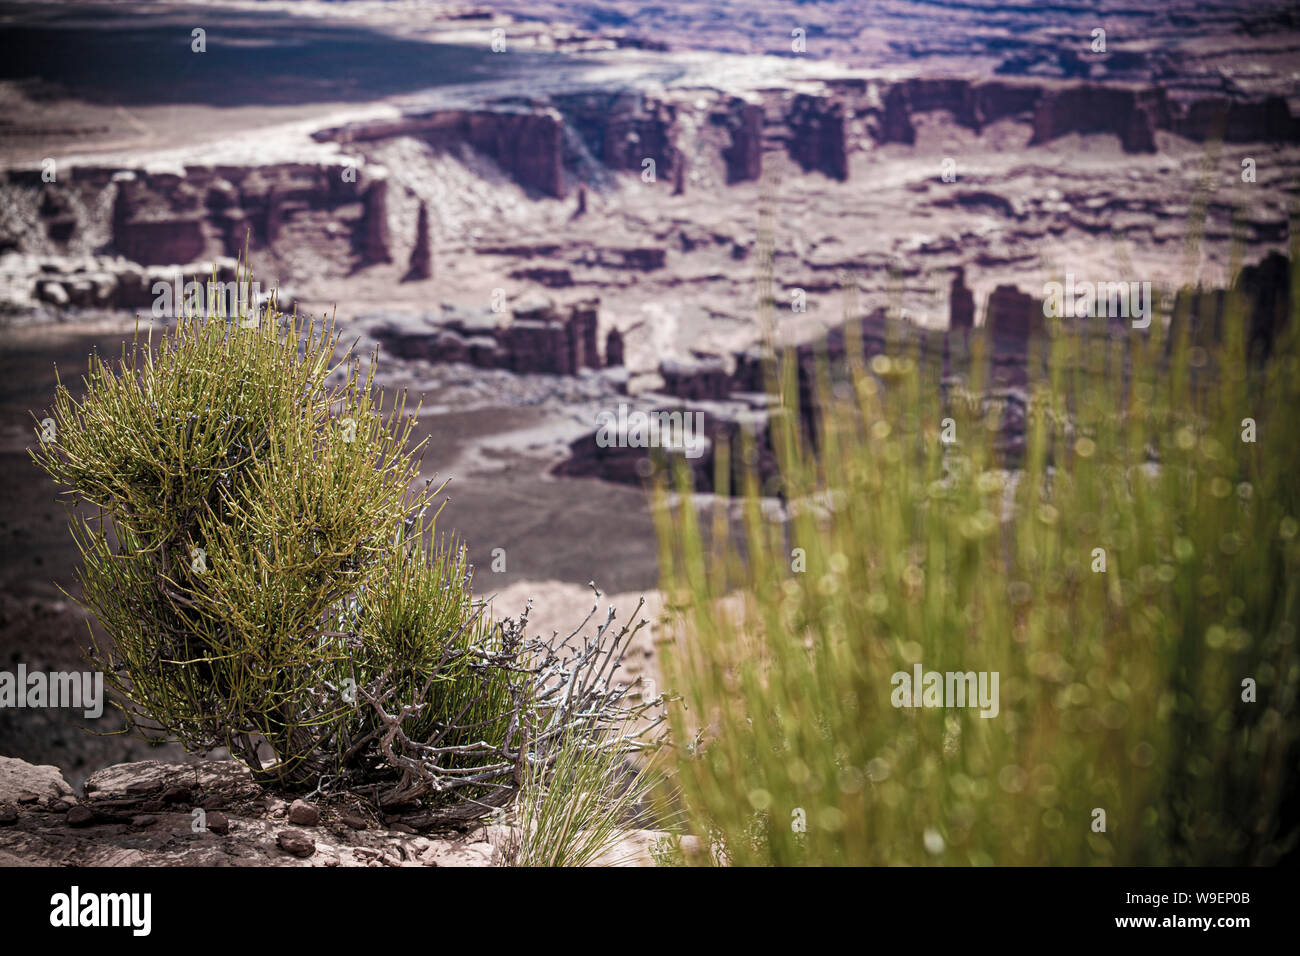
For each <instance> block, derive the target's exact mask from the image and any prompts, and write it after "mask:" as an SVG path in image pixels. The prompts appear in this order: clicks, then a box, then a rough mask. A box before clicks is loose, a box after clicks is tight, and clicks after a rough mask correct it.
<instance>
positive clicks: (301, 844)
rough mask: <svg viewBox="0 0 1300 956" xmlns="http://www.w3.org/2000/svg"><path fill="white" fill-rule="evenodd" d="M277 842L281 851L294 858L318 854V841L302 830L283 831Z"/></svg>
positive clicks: (276, 839) (277, 837)
mask: <svg viewBox="0 0 1300 956" xmlns="http://www.w3.org/2000/svg"><path fill="white" fill-rule="evenodd" d="M275 842H276V843H278V844H280V849H281V850H284V851H285V852H286V853H292V854H293V855H294V856H301V857H308V856H311V855H312V854H313V853H315V852H316V841H315V840H313V839H312V838H311V837H309V836H308V835H307V834H305V833H303V832H302V831H301V830H281V831H280V832H279V834H278V835H277V836H276V838H275Z"/></svg>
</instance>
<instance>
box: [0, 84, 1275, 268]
mask: <svg viewBox="0 0 1300 956" xmlns="http://www.w3.org/2000/svg"><path fill="white" fill-rule="evenodd" d="M805 87H806V89H801V90H799V91H792V90H787V89H781V88H778V89H764V90H758V91H749V92H747V93H745V94H744V95H739V94H737V93H734V92H719V91H717V90H696V89H688V90H668V91H659V92H657V93H648V92H617V93H607V92H583V93H566V94H556V95H554V96H552V97H551V98H549V99H547V98H539V99H535V100H532V101H530V102H528V103H523V104H521V103H520V102H517V101H510V102H486V103H483V104H482V105H480V106H478V107H476V108H472V109H443V110H433V111H423V112H412V113H408V114H406V115H404V116H401V117H399V118H398V119H393V120H382V121H365V122H358V123H352V124H348V125H344V126H340V127H332V128H327V129H321V130H318V131H317V132H316V133H314V134H313V137H314V138H315V139H316V140H317V141H318V142H323V143H335V144H338V145H339V146H340V147H343V148H351V149H356V150H359V151H360V152H361V153H362V154H365V152H366V150H367V148H369V147H379V146H382V145H384V144H388V143H392V142H394V141H399V140H402V139H414V140H417V141H420V142H423V143H427V144H429V145H430V146H432V147H434V148H435V149H439V150H449V149H457V148H466V147H467V148H469V149H471V150H473V151H475V152H477V153H479V154H481V155H483V156H486V157H488V158H489V159H491V160H492V161H493V162H494V163H496V164H497V165H498V166H499V167H500V169H501V170H502V171H503V172H504V173H505V174H506V175H507V176H509V177H510V178H512V179H513V180H515V181H516V182H517V183H518V184H519V185H520V186H522V187H523V188H524V189H525V190H528V191H531V192H533V193H535V194H536V195H537V196H538V197H548V198H553V199H559V198H563V197H565V196H566V193H567V187H568V184H569V183H571V182H575V181H576V182H579V183H587V182H595V183H599V182H602V181H606V182H607V181H608V177H609V175H610V174H611V173H617V172H635V173H643V174H644V173H645V171H646V170H647V168H648V166H649V163H648V161H653V164H654V166H653V168H654V173H655V178H656V179H658V180H662V181H666V182H671V183H673V184H674V185H673V189H674V192H675V193H682V192H690V191H692V190H697V189H698V190H701V191H703V192H706V193H707V192H709V191H711V190H713V189H715V188H725V187H726V186H728V185H734V184H738V183H744V182H752V181H755V180H758V179H760V178H761V177H762V174H763V169H764V161H765V158H766V157H768V156H770V155H771V154H773V153H784V154H785V155H786V156H788V158H789V159H790V161H791V162H793V163H794V165H795V166H796V167H798V169H799V170H802V171H803V172H805V173H818V174H821V175H824V176H827V177H829V178H830V179H832V180H835V181H840V182H843V181H846V180H848V179H849V178H850V176H851V167H852V165H853V162H852V160H853V157H854V155H855V153H858V152H870V151H871V150H873V149H875V148H876V147H879V146H886V145H890V144H904V145H906V144H913V143H914V142H915V140H916V120H917V117H919V116H921V115H923V114H929V113H935V112H940V113H946V114H948V116H949V117H951V120H952V122H954V123H956V124H957V125H958V126H961V127H963V128H967V129H970V130H972V131H973V132H975V133H977V134H978V133H980V132H981V131H983V130H984V129H985V128H986V127H987V126H988V125H989V124H990V123H994V122H999V121H1004V120H1009V121H1013V122H1021V123H1024V124H1025V126H1026V127H1027V128H1028V130H1029V131H1030V137H1029V144H1030V146H1031V147H1032V146H1033V145H1039V144H1045V143H1049V142H1051V141H1053V140H1055V139H1057V138H1059V137H1061V136H1065V135H1068V134H1075V133H1077V134H1095V133H1108V134H1113V135H1115V136H1117V137H1118V138H1119V141H1120V143H1121V144H1122V146H1123V148H1124V149H1125V150H1126V151H1127V152H1130V153H1153V152H1155V150H1156V135H1157V133H1159V132H1162V131H1163V132H1165V133H1169V134H1172V135H1178V136H1183V137H1186V138H1188V139H1191V140H1194V141H1207V140H1212V139H1218V138H1222V139H1224V140H1225V141H1228V142H1234V143H1243V142H1259V143H1274V144H1283V143H1294V142H1300V122H1297V119H1296V118H1295V117H1293V116H1292V115H1291V112H1290V109H1289V107H1288V105H1287V101H1286V100H1285V99H1284V98H1283V97H1281V96H1271V97H1255V98H1250V97H1241V96H1239V97H1227V96H1223V95H1217V94H1216V95H1213V96H1192V97H1183V98H1179V99H1175V98H1173V97H1171V96H1170V95H1169V94H1168V93H1167V92H1166V91H1165V90H1164V89H1162V88H1157V87H1151V86H1147V87H1143V86H1136V85H1125V86H1117V85H1101V84H1097V83H1090V82H1089V83H1071V82H1067V81H1060V80H1027V79H1022V80H1004V79H997V80H987V81H976V80H970V79H963V78H942V79H925V78H910V79H906V80H900V81H897V82H884V81H879V80H869V79H865V78H848V79H834V80H827V81H825V82H822V83H817V82H813V83H810V84H805ZM348 162H349V161H347V160H345V159H342V158H340V159H338V160H335V161H332V162H322V163H315V164H307V163H271V164H263V165H247V166H238V165H211V166H208V165H188V166H185V167H184V168H178V169H174V170H167V171H158V170H151V169H146V168H115V167H97V166H84V167H75V168H72V169H69V170H65V171H64V172H63V173H62V175H61V176H60V179H59V182H58V188H57V189H56V188H53V187H52V186H51V185H50V184H49V183H45V182H43V181H42V179H41V174H40V171H39V170H32V169H27V170H10V171H8V172H7V173H5V174H4V176H5V179H4V185H5V186H6V187H7V193H8V198H9V200H10V201H11V202H12V203H14V205H15V208H16V209H18V210H19V216H20V217H26V218H27V219H29V220H30V221H31V223H32V224H33V225H34V226H36V227H37V228H35V229H30V230H25V231H20V232H18V233H16V234H14V235H8V236H0V249H5V248H8V249H11V250H14V251H18V252H21V253H35V254H49V253H51V252H53V253H56V254H63V253H66V252H68V251H70V250H74V249H75V250H79V251H81V252H83V253H84V252H95V253H101V254H103V253H107V254H117V255H120V256H122V257H123V258H125V259H127V260H129V261H130V262H133V263H136V264H138V265H142V266H151V265H174V264H177V263H190V262H196V261H201V260H204V259H208V258H211V257H214V256H235V255H237V254H239V252H240V251H241V250H242V249H243V247H244V244H245V242H246V241H247V242H248V243H249V244H250V245H251V246H252V247H253V248H255V249H268V250H270V251H272V252H273V253H276V254H277V255H278V254H282V253H283V254H286V255H293V254H295V250H296V251H297V252H298V253H302V254H306V253H308V252H309V255H310V258H311V259H312V260H314V261H317V262H319V263H320V264H321V265H322V266H324V267H327V268H328V270H329V271H332V272H334V273H335V274H344V275H346V274H350V273H351V272H353V271H355V270H356V269H358V268H361V267H365V266H370V265H375V264H382V263H390V262H392V261H394V250H393V245H394V242H393V236H392V232H391V229H392V226H391V225H390V219H391V218H392V217H393V206H394V204H395V203H397V204H398V205H400V206H403V207H404V206H405V205H407V204H409V203H408V200H409V196H407V195H406V192H405V189H404V187H403V185H402V182H401V180H400V179H399V180H396V181H394V180H393V179H392V178H391V177H390V176H389V174H388V173H386V172H385V171H384V170H383V169H382V168H381V167H378V165H377V164H376V163H364V164H361V163H359V164H358V166H356V167H354V166H352V165H349V164H348ZM584 188H585V186H584ZM394 189H398V190H403V193H402V195H401V196H400V197H399V196H398V195H397V194H395V193H394V192H393V190H394ZM399 199H400V203H399V202H398V200H399ZM436 225H437V223H428V224H427V225H426V231H430V230H432V231H436V229H434V227H435V226H436ZM406 228H409V227H406ZM413 231H415V230H413ZM407 241H409V237H408V236H406V235H405V234H403V243H402V245H403V252H402V254H403V255H405V253H406V250H407V249H409V248H410V246H408V245H406V242H407ZM417 244H418V243H417ZM654 253H655V251H654V250H640V251H638V252H636V253H635V255H634V256H633V259H632V260H629V262H628V267H630V268H637V269H650V268H659V267H660V266H659V264H658V262H657V261H650V260H644V261H643V259H642V258H636V257H638V256H641V257H644V256H646V255H652V254H654ZM657 254H658V255H660V256H662V251H659V252H658V253H657ZM419 259H420V263H417V266H418V267H417V268H416V269H415V270H414V272H413V273H412V274H413V275H425V274H426V273H427V271H428V270H426V269H424V267H423V265H422V264H421V263H422V262H423V260H424V252H423V247H421V251H420V255H419ZM522 277H524V278H527V276H522ZM543 279H544V280H545V281H544V282H543V284H549V285H552V286H563V285H566V284H568V283H569V282H570V281H571V279H570V278H569V277H567V276H565V275H564V274H563V273H561V272H554V274H549V273H547V274H545V275H543Z"/></svg>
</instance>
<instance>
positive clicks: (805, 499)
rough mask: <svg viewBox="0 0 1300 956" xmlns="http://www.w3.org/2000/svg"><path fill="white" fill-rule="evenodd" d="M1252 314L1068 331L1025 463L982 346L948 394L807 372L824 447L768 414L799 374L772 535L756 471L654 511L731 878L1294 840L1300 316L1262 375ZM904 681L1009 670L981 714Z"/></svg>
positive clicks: (676, 721)
mask: <svg viewBox="0 0 1300 956" xmlns="http://www.w3.org/2000/svg"><path fill="white" fill-rule="evenodd" d="M1294 261H1295V257H1294V256H1293V258H1292V262H1293V263H1294ZM1295 287H1296V286H1295V285H1294V282H1293V284H1292V288H1293V289H1294V288H1295ZM1249 312H1250V303H1246V302H1242V301H1240V300H1239V299H1238V298H1235V297H1230V301H1229V303H1228V307H1227V312H1226V320H1225V321H1224V323H1223V326H1222V328H1221V329H1220V334H1219V335H1218V336H1217V337H1213V340H1211V337H1206V336H1205V335H1203V334H1199V335H1198V336H1197V337H1196V338H1195V340H1193V337H1192V335H1191V333H1190V331H1189V330H1190V327H1191V322H1190V321H1189V317H1188V316H1187V315H1185V314H1182V315H1177V316H1174V317H1172V321H1168V322H1167V321H1165V320H1166V319H1169V318H1170V317H1169V316H1160V317H1159V320H1158V321H1155V322H1153V323H1152V327H1151V329H1150V330H1149V334H1146V333H1141V332H1136V331H1133V332H1129V331H1127V330H1126V331H1125V332H1124V333H1123V334H1119V335H1116V334H1107V331H1106V329H1105V322H1104V320H1095V319H1083V320H1076V321H1075V322H1074V323H1073V324H1071V325H1068V326H1060V325H1058V326H1057V327H1056V328H1055V329H1054V332H1053V334H1052V336H1051V337H1050V342H1049V343H1048V344H1047V345H1046V346H1045V351H1043V352H1039V353H1038V354H1036V356H1035V357H1034V359H1033V361H1031V367H1039V366H1040V365H1041V367H1042V368H1043V369H1044V370H1045V371H1044V374H1042V375H1038V374H1036V373H1035V374H1033V375H1031V389H1032V394H1031V396H1030V403H1029V407H1028V412H1027V421H1026V431H1027V435H1026V445H1025V449H1024V453H1023V459H1022V460H1021V461H1020V462H1019V467H1018V468H1016V469H1009V468H1007V467H1004V463H1003V462H1002V461H1000V460H999V459H998V457H997V455H996V454H995V449H994V439H995V436H996V434H997V433H998V430H999V417H998V414H997V412H996V411H995V410H994V409H993V408H991V407H990V404H991V403H990V402H989V401H987V400H986V399H985V398H984V397H982V396H984V395H985V390H984V380H985V378H986V377H987V369H988V362H987V360H986V359H985V358H983V357H981V352H982V351H983V350H982V348H981V345H980V343H981V341H982V337H981V335H980V334H979V333H978V332H977V333H976V335H975V337H974V340H973V341H974V353H975V355H974V358H973V359H972V361H971V363H970V367H969V369H968V370H967V371H968V372H969V377H968V378H965V379H963V380H962V381H961V382H960V383H958V382H953V381H945V380H943V379H942V377H941V370H940V368H939V363H938V361H937V359H935V358H933V354H934V353H933V352H931V353H930V356H931V357H930V358H927V357H926V356H925V355H924V354H922V353H921V352H920V351H919V350H918V349H915V348H912V349H908V348H904V347H903V346H898V347H897V348H896V349H893V350H887V355H877V356H875V357H872V358H871V359H870V360H865V359H859V360H856V361H853V360H851V361H848V362H847V363H846V364H845V365H844V366H843V367H840V368H838V369H837V368H836V367H835V366H834V365H833V363H823V365H822V375H821V376H820V381H819V384H818V387H817V388H816V389H815V393H816V394H817V395H818V402H817V404H818V407H819V415H818V417H817V421H818V429H817V441H816V447H815V448H813V447H811V446H810V444H809V438H808V435H807V434H806V432H805V431H804V430H802V429H797V428H792V427H788V425H786V424H785V423H789V422H793V421H798V420H799V417H800V416H799V414H798V412H797V410H795V409H794V408H793V406H794V396H797V394H798V392H797V389H796V388H795V378H794V373H793V371H792V370H791V368H790V366H789V365H788V364H787V365H786V367H785V369H784V371H782V372H780V373H778V374H777V376H776V377H777V378H779V386H778V387H779V396H780V400H781V406H782V407H783V408H784V409H786V410H787V414H778V415H777V417H776V419H775V421H776V425H775V428H776V430H777V432H776V434H777V439H776V445H777V446H778V452H779V457H780V469H781V475H780V480H781V485H780V489H781V496H782V501H781V502H779V504H780V505H781V506H782V508H783V510H784V512H785V513H786V515H787V516H788V521H785V522H782V521H773V520H771V517H770V513H771V512H772V510H773V509H774V506H776V505H777V504H778V502H775V501H774V500H773V499H770V498H769V499H767V500H766V502H764V501H762V500H760V494H759V492H760V489H759V487H758V482H757V479H756V478H753V479H750V480H749V482H748V486H747V487H745V488H742V489H740V491H739V493H738V494H737V496H736V497H735V498H733V499H731V500H726V499H724V500H721V501H720V502H718V505H717V508H718V510H717V511H716V512H715V520H713V521H712V522H708V521H707V520H701V518H700V516H699V515H698V514H697V512H696V509H695V508H693V507H687V506H684V505H683V504H682V502H683V499H682V498H680V497H677V498H674V497H671V496H669V495H668V494H667V492H666V490H661V494H660V497H659V500H658V502H657V507H656V518H657V520H658V522H659V527H660V540H661V554H662V557H661V569H662V572H663V574H664V579H665V588H666V589H667V590H668V592H669V597H670V606H671V607H672V608H673V610H674V614H675V617H674V620H675V628H676V629H677V635H676V637H677V639H676V640H675V641H674V642H673V643H671V644H670V645H668V646H666V647H665V659H664V667H665V676H666V681H667V684H668V686H670V687H672V688H673V690H674V692H675V693H679V694H681V695H682V697H683V699H684V702H685V705H686V706H685V708H684V709H681V710H678V711H675V712H674V713H673V714H672V718H671V719H672V734H673V737H674V739H675V741H676V742H677V745H678V746H677V747H676V748H675V753H676V755H677V756H676V758H675V760H674V770H675V774H676V780H677V784H678V785H679V787H680V790H681V799H682V803H683V808H684V813H685V817H686V820H687V821H688V827H689V829H690V831H691V832H693V833H695V834H698V835H699V836H701V837H702V838H703V839H702V843H709V844H716V845H717V846H718V847H719V848H720V849H721V851H722V853H723V856H724V858H725V859H727V860H729V861H731V862H732V863H736V864H773V863H775V864H925V863H940V864H1157V865H1160V864H1248V863H1270V862H1273V861H1276V860H1278V859H1279V858H1280V857H1281V856H1283V855H1284V854H1285V853H1287V852H1288V851H1290V850H1292V849H1293V848H1294V847H1295V845H1296V823H1297V821H1296V820H1295V818H1294V803H1293V801H1294V799H1295V769H1296V766H1297V757H1298V756H1300V753H1298V749H1297V736H1298V734H1297V731H1298V721H1297V714H1296V691H1297V686H1298V684H1300V662H1298V661H1297V656H1296V640H1295V635H1296V624H1297V615H1298V614H1300V607H1298V606H1297V596H1298V594H1300V577H1298V576H1297V571H1298V570H1300V567H1298V561H1300V538H1298V532H1300V523H1298V522H1300V501H1298V500H1297V498H1298V494H1297V492H1298V483H1297V480H1296V475H1297V474H1298V473H1300V435H1298V434H1297V432H1296V430H1295V428H1294V426H1293V424H1292V423H1291V422H1290V418H1291V416H1292V415H1293V414H1294V409H1295V408H1296V407H1297V405H1298V403H1300V350H1298V348H1297V334H1298V333H1300V321H1297V319H1298V318H1300V316H1297V314H1296V308H1295V305H1294V302H1293V305H1292V309H1291V314H1290V316H1289V317H1288V320H1289V321H1288V324H1287V327H1286V328H1285V329H1284V330H1282V331H1281V332H1280V333H1279V335H1278V337H1277V339H1276V340H1275V341H1274V342H1273V347H1272V351H1271V354H1269V355H1267V356H1266V357H1261V356H1259V355H1255V356H1253V358H1252V357H1248V354H1247V351H1248V345H1247V332H1246V330H1247V325H1248V323H1247V318H1248V315H1249ZM1098 323H1100V325H1101V328H1097V324H1098ZM847 352H848V353H849V354H850V355H854V354H856V355H859V356H860V355H862V351H861V347H860V345H857V346H852V345H851V346H850V347H849V348H848V349H847ZM963 374H965V373H963ZM846 385H847V387H845V386H846ZM944 419H952V424H953V425H955V433H953V434H955V441H953V442H952V443H946V442H945V441H944V440H943V437H942V436H943V432H944V425H945V423H944ZM1245 419H1252V420H1253V422H1254V433H1255V434H1254V437H1255V438H1256V439H1257V440H1255V441H1250V440H1249V439H1250V438H1251V437H1252V436H1251V434H1250V433H1249V430H1248V429H1249V426H1250V423H1248V422H1245V421H1244V420H1245ZM737 451H738V453H743V451H744V450H741V449H738V450H737ZM718 473H719V476H720V477H719V481H720V482H721V481H725V475H726V466H725V464H724V465H721V466H720V467H719V469H718ZM679 490H684V489H679ZM728 509H732V510H735V509H740V510H742V511H743V516H744V520H743V522H742V523H741V528H742V529H743V530H742V531H741V532H740V533H737V532H735V531H733V529H732V525H731V523H730V522H729V521H728V519H727V518H726V514H727V513H728ZM794 549H801V550H800V551H795V550H794ZM1096 549H1101V550H1100V551H1099V550H1096ZM1103 560H1104V565H1103V564H1102V561H1103ZM917 665H920V666H921V667H922V668H923V671H926V672H929V671H935V672H940V673H947V672H959V673H966V672H976V673H978V672H987V673H989V674H991V673H992V672H997V673H998V674H999V676H1000V681H999V685H1000V686H999V694H998V697H999V705H1000V706H999V708H998V712H997V715H996V716H990V717H982V716H981V715H980V711H979V708H971V707H969V706H966V707H963V706H954V707H943V706H924V707H919V708H917V707H908V706H895V702H896V701H898V702H901V703H906V700H905V699H904V698H902V697H901V696H900V697H898V698H896V697H895V693H896V691H899V690H900V689H901V687H902V683H901V681H899V682H897V683H896V682H895V676H894V675H896V674H899V673H905V674H907V675H908V676H909V677H911V676H912V675H913V674H914V672H915V671H914V669H915V667H916V666H917ZM945 689H946V682H945ZM915 690H916V691H917V692H919V691H920V688H916V689H915ZM1288 801H1292V803H1291V804H1290V810H1288ZM1099 811H1102V812H1104V818H1103V817H1102V816H1101V815H1100V814H1099ZM1288 814H1290V815H1288ZM1103 825H1104V829H1103ZM700 862H707V860H701V861H700Z"/></svg>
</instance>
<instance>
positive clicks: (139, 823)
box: [131, 813, 158, 830]
mask: <svg viewBox="0 0 1300 956" xmlns="http://www.w3.org/2000/svg"><path fill="white" fill-rule="evenodd" d="M157 822H158V818H157V817H156V816H154V815H153V814H152V813H141V814H138V815H136V816H134V817H132V818H131V826H132V827H133V828H135V829H137V830H143V829H145V828H146V827H151V826H153V825H154V824H155V823H157Z"/></svg>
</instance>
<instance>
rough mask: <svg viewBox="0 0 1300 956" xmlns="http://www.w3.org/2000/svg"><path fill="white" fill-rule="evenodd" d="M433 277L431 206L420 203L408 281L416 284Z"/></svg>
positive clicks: (407, 272) (407, 275) (407, 273)
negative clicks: (430, 236) (430, 230)
mask: <svg viewBox="0 0 1300 956" xmlns="http://www.w3.org/2000/svg"><path fill="white" fill-rule="evenodd" d="M432 276H433V244H432V241H431V240H430V238H429V205H428V203H423V202H422V203H420V213H419V216H418V217H417V218H416V221H415V245H414V247H413V248H412V249H411V261H410V266H409V268H408V269H407V270H406V281H408V282H415V281H420V280H422V279H428V278H431V277H432Z"/></svg>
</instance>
